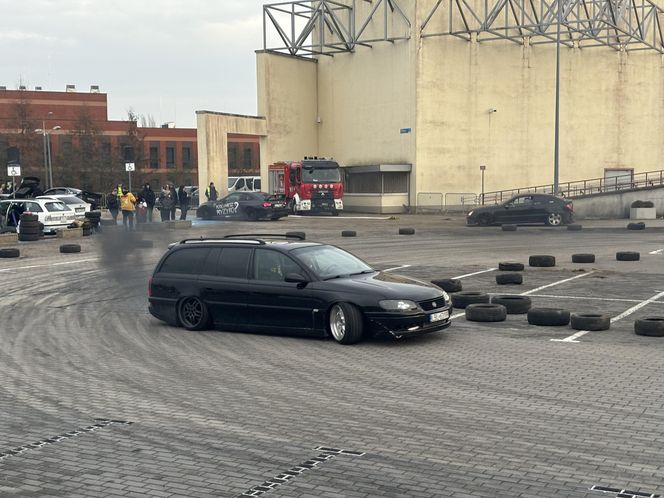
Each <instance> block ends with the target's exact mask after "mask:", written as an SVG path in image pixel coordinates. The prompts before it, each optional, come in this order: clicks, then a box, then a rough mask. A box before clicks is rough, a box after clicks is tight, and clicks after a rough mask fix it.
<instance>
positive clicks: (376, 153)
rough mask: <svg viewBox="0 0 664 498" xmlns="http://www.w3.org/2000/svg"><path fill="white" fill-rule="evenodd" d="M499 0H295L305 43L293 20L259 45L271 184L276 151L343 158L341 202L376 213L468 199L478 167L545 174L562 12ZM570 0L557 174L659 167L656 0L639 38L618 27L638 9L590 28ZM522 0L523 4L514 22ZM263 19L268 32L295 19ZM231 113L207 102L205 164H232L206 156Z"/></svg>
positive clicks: (513, 177) (202, 116)
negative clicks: (303, 16) (210, 109)
mask: <svg viewBox="0 0 664 498" xmlns="http://www.w3.org/2000/svg"><path fill="white" fill-rule="evenodd" d="M604 1H605V0H597V2H595V4H597V5H600V4H602V3H603V2H604ZM606 1H607V2H608V1H614V0H606ZM501 2H502V0H493V1H492V2H489V3H488V5H489V7H491V6H493V11H491V12H485V11H484V7H483V5H484V2H479V1H476V2H469V3H468V4H463V3H457V4H456V5H457V7H451V6H452V5H453V4H452V2H449V3H448V2H445V3H442V2H438V1H437V0H391V1H388V0H373V1H368V0H362V1H359V0H356V1H352V0H345V1H338V2H335V3H330V2H328V1H326V0H318V1H316V2H293V4H292V9H291V8H290V7H289V8H287V9H284V12H287V11H289V10H293V9H295V8H296V7H297V8H300V7H302V5H304V4H309V5H312V7H311V8H310V9H308V10H307V11H306V12H308V14H307V15H308V16H309V17H308V19H309V24H311V25H313V27H312V30H311V31H310V35H309V36H308V37H306V36H304V35H302V36H300V37H299V38H298V36H297V32H296V28H297V29H299V28H298V26H301V25H302V23H301V22H300V24H297V22H295V23H294V24H293V25H292V26H291V27H290V28H288V29H283V30H282V31H283V33H284V34H286V33H292V34H293V36H286V37H285V38H280V40H279V43H278V44H277V45H276V46H274V47H271V46H270V43H269V40H268V39H267V38H266V48H267V49H268V50H262V51H259V52H257V55H256V57H257V77H258V85H257V86H258V114H259V115H260V116H262V117H264V120H260V121H261V123H262V124H261V125H260V126H261V128H260V130H258V131H256V130H254V132H255V133H256V134H260V135H261V136H262V137H263V138H262V140H261V171H262V176H263V181H264V182H266V176H267V173H266V171H267V165H268V164H270V163H271V162H274V161H277V160H285V159H297V158H301V157H302V156H304V155H317V156H326V157H334V158H335V159H336V160H337V161H339V163H340V164H342V165H343V166H345V167H348V168H349V170H348V172H349V175H348V176H347V188H346V191H347V194H346V196H345V205H346V207H347V208H349V209H355V210H362V211H374V212H401V211H403V210H404V209H405V207H404V206H406V207H410V208H412V207H414V206H417V205H420V206H426V207H431V206H438V205H443V204H447V205H450V204H459V203H461V202H464V203H467V202H473V201H474V199H475V196H476V195H477V194H479V193H480V191H481V172H480V165H485V166H486V171H485V172H484V173H485V176H484V180H485V185H484V189H485V191H487V192H489V191H495V190H502V189H510V188H516V187H525V186H531V185H544V184H552V183H553V177H554V118H555V112H554V111H555V89H556V44H555V43H544V44H540V42H542V41H546V42H550V41H552V38H553V39H554V40H555V35H556V25H557V23H556V22H555V21H556V20H557V18H556V17H555V16H556V15H557V14H556V13H555V12H550V11H549V12H548V11H547V10H546V7H545V6H544V4H542V5H541V10H540V11H539V14H541V18H540V21H539V25H538V26H536V27H533V26H532V25H529V23H528V22H525V21H524V19H527V18H528V14H532V17H533V18H535V17H537V16H536V15H535V14H538V12H529V11H527V5H528V4H527V3H526V2H525V0H521V1H513V2H502V3H504V6H505V8H503V9H502V10H501V5H502V3H501ZM561 2H562V3H561V5H563V10H561V13H560V16H561V17H562V20H563V23H562V35H561V42H562V44H561V47H560V78H559V82H560V127H559V130H560V140H559V150H560V159H559V168H558V169H559V179H560V182H561V185H562V184H564V182H569V181H575V180H584V179H590V178H599V177H604V176H610V175H611V174H615V171H616V170H618V171H623V170H624V171H634V172H636V173H638V172H644V171H652V170H660V169H662V168H664V166H662V164H661V158H662V157H664V60H663V58H662V51H663V50H662V47H663V46H664V45H663V44H662V40H661V35H659V34H658V30H659V24H658V20H659V18H660V16H661V10H660V9H659V8H658V7H657V6H656V5H654V4H652V3H650V2H647V1H646V0H643V2H642V6H643V8H642V11H641V13H642V14H643V16H641V17H639V19H641V21H640V24H639V25H638V26H637V27H638V28H639V29H640V30H641V31H639V33H643V36H641V37H640V38H639V37H637V38H635V37H634V35H633V34H632V35H630V36H628V34H623V32H624V33H628V32H629V31H630V30H632V31H633V28H634V26H631V25H627V23H628V22H635V21H633V20H632V18H631V17H629V16H628V15H627V14H629V12H627V13H626V14H625V16H624V18H617V19H613V21H612V22H613V25H612V26H610V28H611V29H608V28H606V20H605V19H604V18H603V17H602V14H599V15H595V17H593V18H591V19H589V20H586V21H587V22H591V21H594V22H595V25H594V26H595V27H598V26H599V27H601V26H604V27H605V30H604V31H601V30H599V28H598V29H597V30H595V31H592V32H591V31H589V29H586V26H589V24H587V23H586V24H584V23H582V22H581V21H579V13H578V12H579V11H578V10H575V9H576V8H577V7H575V5H576V2H575V1H572V0H561ZM614 3H615V2H614ZM340 4H343V5H345V6H346V8H339V10H337V11H336V12H335V11H333V10H332V8H333V7H334V6H335V5H340ZM462 4H463V5H464V6H465V7H463V8H464V9H465V10H461V7H458V6H459V5H462ZM514 4H518V5H517V7H519V6H520V7H519V8H521V9H522V12H523V13H524V16H522V18H521V20H520V21H519V22H518V23H517V22H516V21H514V20H513V19H516V17H514V18H509V13H510V12H515V8H514ZM510 5H511V7H510ZM529 5H531V6H532V4H529ZM579 5H580V4H579ZM314 7H316V9H314ZM646 8H648V9H650V10H648V11H646V10H645V9H646ZM326 9H327V10H326ZM267 10H270V9H269V6H268V7H266V11H267ZM535 10H537V9H535ZM516 11H517V12H518V8H517V9H516ZM547 12H548V13H547ZM506 13H507V14H508V16H507V17H505V14H506ZM648 13H650V14H648ZM282 15H285V14H282ZM547 15H548V16H549V17H547ZM346 16H348V18H349V19H350V18H352V22H349V23H348V24H347V26H348V29H346V28H345V26H346V25H344V24H343V22H342V21H343V19H346ZM482 16H484V17H482ZM551 16H553V17H551ZM563 16H564V17H563ZM503 18H504V20H503V21H501V19H503ZM265 19H266V32H268V33H269V28H270V27H276V26H277V25H278V24H279V23H282V28H283V24H288V23H289V20H288V18H287V16H286V18H285V19H283V20H281V21H279V22H276V21H274V20H273V19H272V18H270V17H269V16H265ZM469 19H470V20H471V21H469ZM575 19H576V20H575ZM646 19H651V21H652V25H651V24H649V21H647V20H646ZM662 19H664V17H662ZM600 21H602V22H604V24H603V25H602V24H600ZM473 22H474V23H475V24H476V26H474V25H473ZM575 23H576V24H575ZM320 26H324V29H323V30H322V31H321V29H320ZM302 29H303V30H305V29H306V27H305V28H302ZM538 30H539V31H538ZM360 31H361V32H360ZM321 32H322V33H323V35H322V36H321ZM450 33H453V34H450ZM496 33H498V34H499V35H500V36H499V38H500V39H497V40H489V38H491V37H494V36H495V35H496ZM305 34H306V33H305ZM603 37H605V39H604V38H603ZM297 40H299V45H298V43H296V41H297ZM349 40H350V43H349ZM598 40H599V41H598ZM591 42H592V43H591ZM601 43H603V44H604V45H603V46H590V45H596V44H601ZM270 48H276V49H280V50H281V51H282V52H287V53H286V54H284V53H276V52H275V51H274V50H269V49H270ZM635 48H639V49H641V50H632V49H635ZM297 54H305V55H306V57H303V56H299V55H297ZM251 119H254V120H256V118H251ZM227 124H228V120H227V119H226V118H223V119H222V118H221V117H220V116H219V115H215V114H212V113H199V127H198V130H199V139H198V143H199V158H200V163H201V168H203V167H204V165H206V166H207V167H209V168H210V169H211V170H214V171H217V170H219V168H221V169H223V161H224V160H223V154H222V152H223V150H224V149H223V146H222V148H221V149H217V152H218V154H216V155H210V150H211V149H210V144H211V143H213V142H214V143H216V144H217V145H219V143H220V141H222V140H223V134H224V133H225V132H237V131H235V130H236V129H237V126H235V125H234V128H233V130H228V131H226V129H225V128H224V126H227ZM263 126H264V127H263ZM217 145H215V147H217ZM213 148H214V147H213ZM206 154H208V155H207V157H208V160H207V162H204V161H205V159H203V158H204V156H205V155H206ZM204 177H205V175H201V178H204ZM202 184H203V183H202Z"/></svg>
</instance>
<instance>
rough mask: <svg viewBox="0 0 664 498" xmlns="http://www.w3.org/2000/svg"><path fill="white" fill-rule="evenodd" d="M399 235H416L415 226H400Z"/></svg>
mask: <svg viewBox="0 0 664 498" xmlns="http://www.w3.org/2000/svg"><path fill="white" fill-rule="evenodd" d="M399 235H415V229H414V228H399Z"/></svg>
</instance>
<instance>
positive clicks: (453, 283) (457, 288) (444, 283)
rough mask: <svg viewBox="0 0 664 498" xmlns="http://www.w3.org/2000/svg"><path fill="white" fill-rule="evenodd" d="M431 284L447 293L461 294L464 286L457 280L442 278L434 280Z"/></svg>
mask: <svg viewBox="0 0 664 498" xmlns="http://www.w3.org/2000/svg"><path fill="white" fill-rule="evenodd" d="M431 283H432V284H433V285H435V286H436V287H440V288H441V289H443V290H444V291H445V292H461V291H462V290H463V284H462V283H461V280H459V279H457V278H441V279H438V280H432V281H431Z"/></svg>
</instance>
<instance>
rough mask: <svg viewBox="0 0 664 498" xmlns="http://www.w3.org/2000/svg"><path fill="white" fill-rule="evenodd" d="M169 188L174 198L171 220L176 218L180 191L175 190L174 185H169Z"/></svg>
mask: <svg viewBox="0 0 664 498" xmlns="http://www.w3.org/2000/svg"><path fill="white" fill-rule="evenodd" d="M168 190H169V191H170V192H171V197H172V198H173V208H172V209H171V220H175V210H176V209H177V204H178V192H177V190H175V187H174V186H173V185H169V186H168Z"/></svg>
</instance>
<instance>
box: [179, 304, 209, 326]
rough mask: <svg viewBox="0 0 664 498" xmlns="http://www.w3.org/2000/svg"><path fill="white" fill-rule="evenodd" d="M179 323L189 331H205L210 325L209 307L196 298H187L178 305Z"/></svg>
mask: <svg viewBox="0 0 664 498" xmlns="http://www.w3.org/2000/svg"><path fill="white" fill-rule="evenodd" d="M177 315H178V321H179V322H180V325H182V326H183V327H184V328H185V329H187V330H203V329H205V328H207V326H208V324H209V323H210V314H209V312H208V309H207V306H206V305H205V303H204V302H203V301H201V300H200V298H198V297H196V296H191V297H185V298H184V299H182V300H181V301H180V302H179V303H178V308H177Z"/></svg>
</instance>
